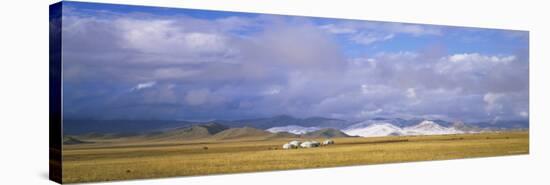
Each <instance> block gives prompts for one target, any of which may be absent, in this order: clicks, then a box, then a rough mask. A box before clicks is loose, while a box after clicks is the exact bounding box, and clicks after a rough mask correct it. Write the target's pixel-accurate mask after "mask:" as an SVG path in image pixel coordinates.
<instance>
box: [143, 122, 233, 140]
mask: <svg viewBox="0 0 550 185" xmlns="http://www.w3.org/2000/svg"><path fill="white" fill-rule="evenodd" d="M226 129H228V127H226V126H224V125H221V124H218V123H207V124H200V125H193V126H190V127H184V128H177V129H172V130H167V131H164V132H160V133H152V134H148V137H149V138H155V139H159V138H160V139H175V140H181V139H200V138H207V137H210V136H212V135H214V134H217V133H219V132H222V131H224V130H226Z"/></svg>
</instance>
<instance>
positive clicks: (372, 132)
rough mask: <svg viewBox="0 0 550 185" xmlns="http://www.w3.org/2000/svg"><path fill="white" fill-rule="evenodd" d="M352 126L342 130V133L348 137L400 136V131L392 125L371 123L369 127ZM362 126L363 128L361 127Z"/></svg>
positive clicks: (364, 125)
mask: <svg viewBox="0 0 550 185" xmlns="http://www.w3.org/2000/svg"><path fill="white" fill-rule="evenodd" d="M359 124H360V125H352V126H350V127H348V129H346V130H344V133H346V134H348V135H350V136H361V137H379V136H390V135H402V129H401V128H399V127H397V126H395V125H392V124H391V123H372V124H369V125H366V124H361V123H359ZM361 126H363V127H361Z"/></svg>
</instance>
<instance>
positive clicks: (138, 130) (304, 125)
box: [63, 115, 529, 138]
mask: <svg viewBox="0 0 550 185" xmlns="http://www.w3.org/2000/svg"><path fill="white" fill-rule="evenodd" d="M424 120H426V119H421V118H412V119H402V118H381V117H377V118H372V119H368V120H363V121H360V122H349V121H346V120H341V119H332V118H323V117H309V118H295V117H292V116H288V115H279V116H274V117H268V118H256V119H242V120H229V121H228V120H214V121H207V122H197V121H180V120H173V121H170V120H136V121H133V120H64V121H63V132H64V134H67V135H84V134H99V135H103V137H106V138H107V137H119V136H121V135H124V136H128V135H142V134H145V133H149V134H151V133H157V134H158V133H161V132H164V131H168V130H172V131H173V130H174V129H183V128H187V127H190V126H193V125H205V124H214V123H215V124H218V126H219V125H222V126H223V127H227V128H241V127H252V128H256V129H261V130H267V131H269V132H271V133H278V132H288V133H291V134H298V135H299V134H305V133H308V132H313V131H317V130H320V129H324V128H333V129H339V130H352V129H364V128H366V127H368V126H370V125H379V126H377V127H380V128H378V129H381V130H380V131H377V132H387V131H384V130H391V128H382V127H381V126H380V124H381V123H387V124H391V125H393V126H395V127H399V128H405V127H411V126H414V125H417V124H418V123H420V122H422V121H424ZM430 121H432V122H433V123H436V124H437V125H439V126H442V127H455V128H456V129H459V130H463V131H479V130H509V129H527V128H529V121H528V120H518V121H497V122H495V121H492V122H489V121H488V122H475V123H463V122H460V123H461V124H460V125H457V124H456V123H457V122H449V121H444V120H437V119H436V120H430ZM386 126H387V125H386ZM187 129H190V128H187ZM193 129H197V130H202V129H207V130H206V131H204V132H211V131H212V130H208V129H213V128H209V127H207V128H193ZM218 129H219V128H218ZM180 131H182V130H180ZM390 133H391V132H390ZM372 134H374V135H379V134H383V133H378V134H375V133H372Z"/></svg>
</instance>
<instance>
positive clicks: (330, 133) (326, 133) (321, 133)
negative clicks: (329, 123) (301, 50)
mask: <svg viewBox="0 0 550 185" xmlns="http://www.w3.org/2000/svg"><path fill="white" fill-rule="evenodd" d="M303 136H304V137H311V138H334V137H350V136H349V135H347V134H346V133H344V132H342V131H340V130H337V129H332V128H325V129H321V130H317V131H313V132H309V133H306V134H304V135H303Z"/></svg>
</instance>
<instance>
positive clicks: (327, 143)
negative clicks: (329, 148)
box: [323, 139, 334, 145]
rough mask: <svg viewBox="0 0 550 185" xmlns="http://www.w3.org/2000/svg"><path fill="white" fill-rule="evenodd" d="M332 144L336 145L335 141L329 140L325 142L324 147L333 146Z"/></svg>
mask: <svg viewBox="0 0 550 185" xmlns="http://www.w3.org/2000/svg"><path fill="white" fill-rule="evenodd" d="M332 144H334V141H333V140H330V139H327V140H325V141H323V145H332Z"/></svg>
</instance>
